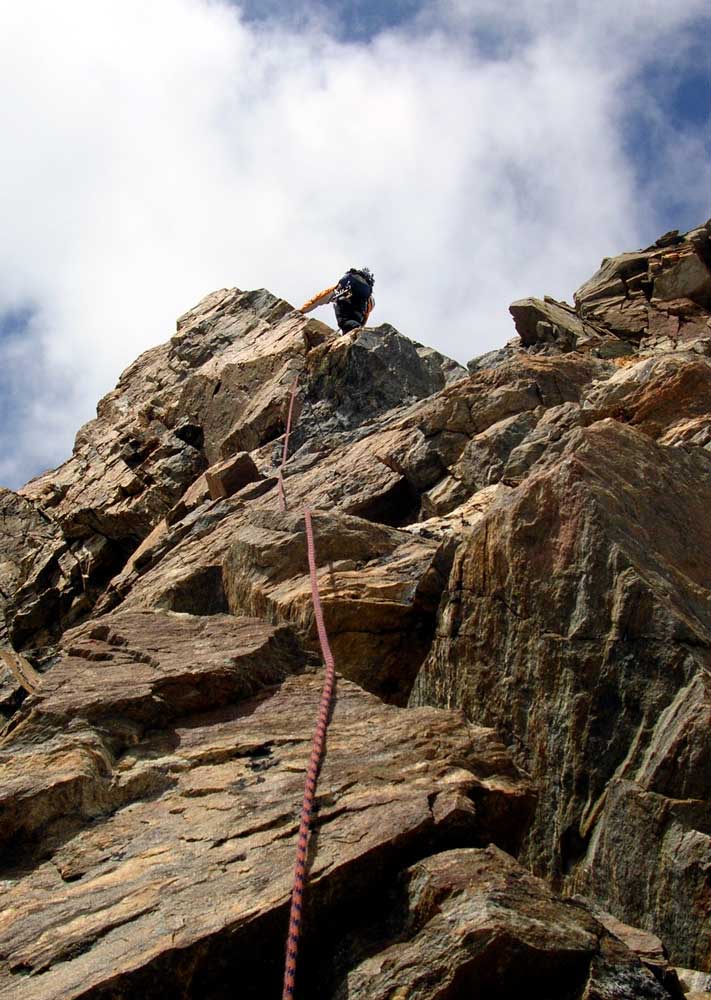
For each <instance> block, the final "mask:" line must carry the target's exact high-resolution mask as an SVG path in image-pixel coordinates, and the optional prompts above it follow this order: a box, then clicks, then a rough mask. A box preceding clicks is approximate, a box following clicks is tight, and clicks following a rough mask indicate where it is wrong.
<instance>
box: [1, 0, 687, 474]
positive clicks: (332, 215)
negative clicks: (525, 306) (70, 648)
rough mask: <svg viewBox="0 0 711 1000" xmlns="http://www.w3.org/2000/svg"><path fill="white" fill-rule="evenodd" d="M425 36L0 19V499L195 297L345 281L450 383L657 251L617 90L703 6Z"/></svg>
mask: <svg viewBox="0 0 711 1000" xmlns="http://www.w3.org/2000/svg"><path fill="white" fill-rule="evenodd" d="M426 9H427V13H426V14H423V15H422V16H421V18H420V20H419V23H418V26H417V27H415V26H413V25H410V26H408V27H407V28H403V29H402V30H390V31H388V32H385V33H383V34H381V35H379V36H377V37H376V38H375V39H374V40H373V41H372V42H371V43H370V44H367V45H365V44H359V45H355V44H350V45H347V44H343V43H340V42H338V41H336V40H335V39H333V38H332V37H328V36H327V34H326V31H327V28H328V18H327V17H325V16H324V10H326V8H323V7H322V8H320V13H318V12H317V13H318V16H316V17H315V18H311V19H309V20H307V22H306V23H305V26H304V25H303V24H302V26H301V27H300V28H299V29H298V30H297V29H292V28H288V27H287V26H286V24H285V23H280V22H279V21H278V20H272V21H269V22H267V23H264V24H262V25H256V24H254V23H251V22H247V21H245V20H244V19H243V18H241V17H240V11H239V7H238V6H236V5H229V4H228V3H226V2H224V0H223V2H220V0H152V2H151V3H150V4H145V3H141V2H138V0H123V2H122V3H120V4H117V3H115V2H112V0H73V2H72V3H71V4H64V5H61V4H55V3H52V2H50V0H26V2H25V3H24V4H22V5H20V4H17V5H14V7H10V6H9V5H6V9H5V10H4V11H3V15H2V17H3V24H2V31H1V32H0V88H1V89H2V91H3V93H4V94H9V95H10V99H9V100H4V101H3V103H2V105H0V134H1V135H2V137H3V149H4V151H5V155H4V156H3V159H2V162H1V163H0V215H1V217H2V219H3V237H4V239H3V241H2V244H0V312H2V310H3V309H6V308H12V307H17V305H18V304H23V303H30V304H32V305H33V306H34V307H35V309H36V314H35V319H34V321H33V324H32V327H31V329H30V331H29V332H28V334H27V335H26V341H25V343H24V346H23V350H22V351H21V352H20V353H19V354H18V353H17V351H16V352H15V354H14V355H13V357H11V358H5V365H6V371H5V372H4V377H3V381H5V380H7V379H8V378H10V379H12V381H13V384H14V385H15V386H16V388H17V389H18V390H19V391H18V395H20V396H21V397H22V399H23V400H24V403H23V409H22V412H21V413H20V410H18V411H17V412H18V413H19V414H20V417H21V426H20V427H19V428H18V430H17V432H16V434H15V438H14V440H13V441H11V442H9V441H3V443H2V445H1V446H0V463H2V464H0V480H3V479H4V481H5V482H10V483H13V484H17V482H19V481H20V480H21V479H22V478H26V477H27V476H28V475H29V474H31V473H32V472H34V471H37V469H38V467H39V466H40V465H42V464H43V463H47V464H48V463H50V462H57V461H59V460H61V458H63V457H64V455H65V454H66V453H68V451H69V448H70V444H71V440H72V437H73V433H74V432H75V431H76V429H77V427H78V424H79V423H80V422H81V421H82V420H85V419H87V418H88V417H89V416H91V414H92V412H93V407H94V405H95V403H96V400H97V398H98V396H99V395H100V394H101V393H103V392H104V391H106V390H107V389H108V388H109V387H110V386H111V385H113V384H114V382H115V381H116V378H117V376H118V373H119V371H120V369H121V368H122V367H124V366H125V365H126V364H128V363H129V362H130V361H131V360H132V359H133V358H134V357H135V355H136V354H137V353H138V352H139V351H141V350H143V349H145V348H146V347H148V346H150V345H152V344H154V343H157V342H160V341H161V340H164V339H166V338H167V337H168V336H169V335H170V333H171V332H172V330H173V328H174V320H175V317H176V316H177V315H178V314H179V313H180V312H181V311H183V310H184V309H186V308H188V307H190V306H191V305H193V304H194V302H195V301H196V300H197V299H199V298H200V297H202V296H203V295H204V294H206V293H207V292H208V291H210V290H212V289H213V288H217V287H221V286H225V285H234V284H236V285H239V286H241V287H243V288H249V287H259V286H266V287H268V288H270V289H271V290H272V291H274V292H275V293H277V294H280V295H283V296H284V297H285V298H288V299H289V300H290V301H292V302H293V303H294V304H295V305H298V304H299V303H300V301H302V300H303V299H305V298H306V297H308V296H309V295H310V294H311V293H312V292H313V291H315V290H316V289H318V288H320V287H322V286H323V285H324V284H326V283H328V282H330V281H333V280H335V279H336V278H337V277H338V276H339V273H340V272H341V271H342V270H343V269H344V268H345V267H347V266H349V265H351V264H368V265H369V266H371V267H372V268H373V270H374V271H375V273H376V299H377V303H378V306H377V311H376V313H375V314H374V317H373V319H374V321H378V322H383V321H388V322H391V323H393V324H394V325H395V326H397V327H398V328H399V329H400V330H401V331H402V332H403V333H405V334H407V335H409V336H412V337H414V338H416V339H419V340H423V341H425V342H427V343H430V344H433V345H435V346H437V347H439V348H441V349H442V350H444V351H446V352H448V353H450V354H453V355H454V356H456V357H458V358H460V359H462V360H464V359H467V358H469V357H471V356H473V355H474V354H476V353H479V352H481V351H484V350H487V349H489V348H491V347H493V346H496V345H497V344H499V343H501V342H503V341H504V340H505V339H507V338H508V337H510V336H511V334H512V327H511V324H510V320H509V318H508V314H507V311H506V307H507V305H508V303H509V302H510V301H511V300H512V299H514V298H516V297H519V296H521V295H525V294H539V295H542V294H543V293H544V292H550V293H552V294H555V295H558V296H561V297H563V296H570V294H571V292H572V290H573V289H574V287H575V286H576V285H577V284H578V283H580V282H581V281H582V280H584V278H586V277H587V276H588V274H589V273H590V272H591V271H592V270H593V269H594V267H595V266H596V264H597V262H598V261H599V259H600V257H602V256H603V255H605V254H609V253H613V252H615V251H617V250H623V249H629V248H631V247H632V246H635V245H638V243H639V242H640V241H643V240H644V239H649V238H650V237H653V236H654V235H656V234H657V233H656V223H657V219H656V218H655V215H654V211H653V210H650V208H649V205H648V204H647V203H646V201H645V192H644V191H641V190H640V189H639V187H638V185H637V184H636V180H635V173H634V169H633V164H632V163H630V162H629V159H628V158H627V156H626V154H625V151H624V134H623V121H624V113H626V112H628V111H629V110H630V107H629V105H628V103H627V101H628V99H627V96H626V94H625V89H624V88H625V84H626V82H627V81H630V80H632V79H634V78H635V77H636V75H637V74H638V71H639V68H640V67H641V65H642V64H643V63H644V62H645V60H647V61H648V60H650V59H664V58H665V57H666V56H665V54H666V53H668V52H671V51H672V50H673V51H674V52H675V58H678V56H679V52H682V51H683V44H684V38H683V29H684V27H685V26H687V25H689V24H690V23H691V22H692V20H693V17H694V16H695V15H697V14H698V13H699V12H701V10H702V6H701V3H696V2H695V0H687V2H686V3H685V5H684V11H683V13H682V12H681V9H680V6H679V5H675V4H668V3H662V2H661V0H659V2H657V0H648V2H646V3H644V4H642V3H627V4H626V5H625V6H624V7H621V6H620V5H619V4H618V3H615V4H613V3H611V2H609V0H604V2H603V0H601V2H600V3H598V4H596V5H589V4H586V5H582V4H580V5H573V4H570V3H569V2H568V0H565V2H564V0H548V2H543V0H536V2H535V3H534V2H533V0H513V2H512V3H511V4H508V5H505V11H506V16H505V18H504V17H502V11H503V10H504V7H503V6H502V5H500V4H499V3H498V2H497V3H494V2H493V0H474V2H467V3H464V2H454V0H449V2H448V3H444V2H443V3H440V4H429V5H427V8H426ZM571 11H572V13H571ZM482 31H484V32H485V33H488V38H489V41H491V39H494V40H496V41H498V42H499V43H501V44H500V45H499V47H498V48H497V49H496V56H497V57H496V59H491V58H489V57H488V56H487V54H486V52H485V50H483V49H482V47H481V46H480V45H479V44H478V43H477V38H480V37H481V33H482ZM470 32H473V33H474V34H473V35H472V36H471V37H470V34H469V33H470ZM630 94H631V95H632V99H633V100H638V101H642V100H643V95H640V94H639V91H638V90H635V89H634V88H633V87H630ZM663 126H664V127H663V128H662V127H661V126H660V135H661V136H662V137H663V140H664V143H665V144H666V145H665V150H666V151H665V152H664V155H665V156H667V157H668V168H669V170H672V169H673V161H674V156H673V153H671V152H670V151H671V150H673V144H674V138H675V133H674V127H673V123H669V122H666V123H663ZM687 142H688V144H687V147H686V149H687V152H690V155H691V157H692V159H695V158H701V159H700V162H703V149H702V147H700V146H697V145H694V143H693V142H692V141H691V140H690V139H687ZM684 162H685V164H686V166H687V169H691V167H690V165H689V163H688V160H685V161H684ZM664 176H666V175H663V176H657V177H656V179H655V184H656V185H657V193H659V188H660V186H661V187H662V188H663V187H664ZM323 315H324V318H328V317H327V316H326V314H323ZM0 343H1V342H0Z"/></svg>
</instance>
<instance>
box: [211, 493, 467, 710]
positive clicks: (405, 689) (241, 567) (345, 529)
mask: <svg viewBox="0 0 711 1000" xmlns="http://www.w3.org/2000/svg"><path fill="white" fill-rule="evenodd" d="M312 522H313V527H314V536H315V542H316V546H315V547H316V557H317V567H318V569H319V570H320V572H319V573H318V582H319V591H320V596H321V603H322V606H323V613H324V621H325V623H326V628H327V630H328V635H329V642H330V645H331V648H332V650H333V654H334V656H335V658H336V662H337V663H338V669H339V671H340V672H341V673H342V674H343V675H344V676H346V677H348V678H349V679H351V680H354V681H356V682H357V683H358V684H360V685H361V686H362V687H364V688H365V689H366V690H368V691H372V692H374V693H375V694H378V695H380V697H382V698H384V699H385V700H386V701H391V702H394V703H395V704H404V703H405V702H406V701H407V698H408V696H409V694H410V689H411V686H412V681H413V680H414V677H415V674H416V673H417V670H418V668H419V666H420V664H421V663H422V660H423V659H424V657H425V655H426V653H427V650H428V649H429V645H430V642H431V639H432V632H433V629H434V623H435V612H436V610H437V605H438V603H439V599H440V596H441V593H442V589H443V587H444V584H445V580H446V578H447V575H448V573H449V565H450V562H451V554H449V553H448V552H447V551H446V550H443V549H442V548H441V546H440V545H439V544H438V542H437V541H435V540H430V539H428V538H421V537H419V536H417V535H414V536H413V534H411V533H409V532H405V531H398V530H396V529H393V528H387V527H384V526H380V525H375V524H371V523H369V522H367V521H364V520H361V519H360V518H355V517H348V516H346V515H343V514H337V513H335V512H334V513H331V514H328V513H325V512H321V511H314V512H313V515H312ZM224 583H225V592H226V597H227V605H228V607H229V609H230V611H232V613H233V614H255V615H259V616H261V617H264V618H267V619H268V620H270V621H280V622H288V623H290V624H293V625H295V626H296V627H297V628H298V629H299V630H300V631H301V632H303V633H305V634H306V635H307V636H308V638H309V642H310V645H311V647H312V648H313V649H314V650H318V640H317V637H316V624H315V621H314V613H313V604H312V599H311V587H310V583H309V572H308V561H307V555H306V534H305V527H304V522H303V517H302V515H301V513H298V514H286V515H283V514H280V513H271V512H266V511H259V512H254V513H253V514H250V515H248V516H246V517H244V518H243V519H242V521H241V523H240V524H239V526H236V527H235V529H234V530H233V531H232V532H231V545H230V549H229V552H228V554H227V557H226V559H225V563H224Z"/></svg>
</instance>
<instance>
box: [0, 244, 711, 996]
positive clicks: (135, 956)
mask: <svg viewBox="0 0 711 1000" xmlns="http://www.w3.org/2000/svg"><path fill="white" fill-rule="evenodd" d="M710 233H711V224H706V226H703V227H700V228H699V229H697V230H694V231H693V232H692V233H689V234H687V235H686V236H679V235H678V234H667V236H666V237H663V238H662V239H661V240H660V241H658V243H657V244H656V245H655V246H654V247H651V248H648V249H647V250H644V251H639V252H637V253H633V254H624V255H622V256H621V257H618V258H613V259H609V260H606V261H604V262H603V265H602V267H601V269H600V271H599V272H598V273H597V274H596V275H595V276H594V277H593V279H591V281H590V282H588V283H586V285H584V286H583V287H582V288H581V289H580V290H579V291H578V293H576V296H575V305H574V306H569V305H567V304H566V303H558V302H555V301H554V300H552V299H550V298H548V297H545V298H543V299H527V300H521V301H520V302H518V303H514V304H513V305H512V307H511V311H512V314H513V316H514V321H515V324H516V328H517V330H518V332H519V334H520V339H519V340H516V341H512V342H509V344H507V345H506V346H505V347H504V348H501V349H500V350H498V351H494V352H490V353H489V354H487V355H485V356H483V357H481V358H478V359H474V360H473V361H472V362H470V363H469V366H468V370H467V369H464V368H462V367H461V366H459V365H457V364H456V363H455V362H452V361H450V360H449V359H446V358H444V357H442V355H439V354H438V353H437V352H435V351H432V350H431V349H429V348H425V347H423V346H422V345H419V344H414V343H413V342H412V341H410V340H408V339H407V338H405V337H403V336H401V335H400V334H399V333H398V332H397V331H396V330H394V329H393V328H392V327H390V326H387V325H385V326H382V327H380V328H378V329H375V330H369V329H366V330H361V331H355V332H353V333H351V334H348V335H347V336H344V337H340V336H337V335H336V334H335V333H334V331H332V330H331V329H330V328H329V327H327V326H326V325H324V324H323V323H319V322H318V321H316V320H313V319H306V318H305V317H303V316H302V315H301V314H300V313H298V312H297V311H295V310H293V309H292V307H291V306H290V305H289V304H288V303H286V302H283V301H282V300H279V299H276V298H274V297H273V296H272V295H270V294H269V293H268V292H266V291H263V290H262V291H258V292H242V291H239V290H236V289H232V290H223V291H220V292H216V293H214V294H213V295H210V296H208V297H207V298H206V299H205V300H203V302H202V303H200V304H199V305H198V306H197V307H196V308H195V309H194V310H191V312H189V313H187V314H186V315H185V316H184V317H181V319H180V320H179V321H178V331H177V333H176V335H175V336H174V337H173V338H172V340H171V341H170V342H169V343H167V344H164V345H162V346H160V347H157V348H154V349H153V350H151V351H148V352H146V353H145V354H144V355H142V356H141V358H139V359H138V360H137V361H136V362H135V363H134V365H132V366H131V367H130V368H128V369H127V370H126V372H124V374H123V375H122V376H121V379H120V381H119V384H118V386H117V388H116V389H115V390H114V391H113V392H112V393H109V395H108V396H107V397H105V399H104V400H102V401H101V403H100V404H99V408H98V415H97V419H96V420H95V421H93V422H91V423H90V424H88V425H87V426H86V427H85V428H83V429H82V430H81V431H80V433H79V435H78V437H77V443H76V447H75V451H74V455H73V457H72V458H71V459H70V460H69V461H68V462H67V463H65V465H64V466H62V467H60V469H58V470H56V471H54V472H50V473H47V474H45V475H44V476H41V477H40V478H39V479H37V480H34V481H33V482H32V483H30V484H28V485H27V486H26V487H24V488H23V489H22V490H21V491H19V493H11V492H10V491H2V492H1V493H0V511H1V512H2V518H0V532H1V533H2V543H3V547H2V553H3V555H2V559H1V560H0V629H1V630H2V631H1V634H0V641H1V642H3V643H5V644H13V645H14V646H15V648H16V649H18V650H20V649H21V650H22V651H23V652H24V653H25V654H26V655H27V656H28V657H29V659H30V660H31V662H32V663H33V664H34V666H35V667H37V668H38V669H39V670H40V672H41V676H42V680H41V683H40V685H39V687H38V688H37V689H36V691H35V692H34V693H29V692H28V690H27V688H26V687H23V685H22V684H21V683H19V682H18V680H17V678H16V677H15V675H11V676H8V675H7V674H6V673H3V674H2V675H0V710H2V711H3V713H4V714H5V716H6V718H7V719H8V722H7V725H6V727H5V732H4V736H3V738H2V740H1V741H0V839H1V840H2V842H3V845H4V851H3V854H2V858H3V860H2V862H0V864H1V865H2V876H1V877H2V885H1V886H0V908H1V909H2V912H3V916H2V918H0V956H2V957H1V958H0V996H5V995H7V996H8V997H10V996H12V997H13V998H15V997H17V998H18V1000H22V998H23V997H27V998H28V1000H29V997H32V998H33V1000H34V998H37V1000H49V998H56V1000H59V998H62V1000H65V998H67V1000H69V998H74V997H86V998H91V1000H99V998H106V1000H108V998H118V997H129V996H137V995H139V994H140V995H142V996H146V997H151V996H158V995H159V994H160V995H165V994H168V995H176V996H177V995H180V996H184V997H195V998H197V997H200V998H218V997H222V996H227V995H228V993H229V994H230V995H232V993H233V991H234V982H235V977H236V976H239V983H240V989H241V991H242V992H241V995H244V996H245V997H251V996H254V997H257V996H259V997H260V998H261V997H265V996H270V995H278V990H279V978H280V974H281V962H282V956H283V950H284V934H285V931H286V906H287V900H288V892H289V881H290V877H291V871H292V866H293V852H294V844H295V838H296V830H297V823H298V807H299V802H300V790H301V787H302V786H303V777H304V772H305V769H306V763H307V755H308V746H309V744H310V740H311V728H312V725H313V723H314V721H315V714H316V706H317V701H318V692H319V687H320V683H321V673H320V668H319V655H318V646H317V642H316V635H315V626H314V619H313V609H312V607H311V601H310V591H309V581H308V568H307V562H306V546H305V536H304V526H303V520H302V517H301V508H302V507H303V505H305V504H308V505H309V506H310V507H311V508H312V509H313V522H314V529H315V533H316V550H317V575H318V580H319V586H320V590H321V594H322V599H323V605H324V615H325V619H326V625H327V627H328V630H329V634H330V637H331V643H332V646H333V649H334V653H335V656H336V662H337V668H338V671H339V673H340V675H341V678H340V680H339V684H338V700H337V704H336V709H335V713H334V717H333V722H332V728H331V730H330V734H329V739H328V750H327V756H326V760H325V763H324V768H323V772H322V776H321V784H320V786H319V798H318V818H317V823H316V833H315V835H314V838H313V842H312V850H311V855H312V858H311V866H312V867H311V885H310V888H309V894H308V900H309V902H308V911H307V914H306V923H305V927H306V936H305V940H304V947H303V950H302V955H301V959H300V961H301V966H300V971H299V980H298V983H299V990H300V991H303V995H318V996H323V997H334V998H336V997H339V998H340V997H345V996H349V997H379V996H382V997H390V998H396V997H397V998H400V997H405V996H407V997H409V998H411V1000H415V998H422V1000H426V998H432V1000H434V998H435V997H439V998H442V997H445V996H446V997H455V996H460V995H465V994H468V993H469V992H472V991H476V992H482V991H485V992H487V993H489V994H492V995H494V994H495V995H497V996H501V997H502V998H504V1000H507V998H510V1000H514V998H516V1000H518V997H519V996H520V995H522V991H525V992H526V993H527V994H531V995H541V996H543V995H545V996H546V997H550V998H551V1000H553V998H560V1000H564V998H566V1000H573V998H574V1000H595V998H599V1000H608V998H609V997H612V996H614V997H617V998H622V1000H625V998H629V1000H632V998H638V997H649V998H659V1000H662V998H670V997H674V998H677V1000H679V998H681V997H682V995H683V993H682V986H681V985H680V980H679V978H677V975H676V973H675V972H674V971H673V969H672V967H671V965H670V964H669V962H668V961H667V954H666V953H665V948H666V949H667V950H668V954H669V957H670V958H671V960H672V961H673V962H674V964H676V965H678V966H679V967H680V968H682V969H683V970H684V971H683V974H681V979H682V981H683V983H685V984H686V986H688V988H691V987H692V986H693V988H698V987H699V984H703V982H704V980H703V978H702V972H703V971H704V970H709V971H711V907H710V906H709V889H708V872H709V870H711V771H710V770H709V763H708V762H709V760H711V755H710V754H709V751H710V750H711V738H710V737H709V733H710V732H711V726H710V725H709V723H711V690H710V688H711V652H710V651H711V576H710V575H709V571H708V566H709V565H711V532H710V529H709V523H708V519H707V510H708V508H709V506H710V504H711V493H710V487H709V483H711V476H710V473H711V444H710V442H711V328H710V327H709V322H710V320H709V307H710V306H711V274H710V272H709V265H710V264H711V242H710ZM295 380H296V388H295V389H294V386H295ZM292 391H294V394H295V404H296V405H295V425H294V428H293V433H292V437H291V442H290V450H289V458H288V462H287V464H286V466H285V469H284V482H285V486H286V495H287V500H288V511H287V513H286V514H282V513H280V512H279V509H278V503H277V472H278V468H279V464H280V462H281V458H282V450H283V444H284V430H285V425H286V417H287V412H288V408H289V404H290V399H291V396H292ZM33 686H34V685H33ZM492 845H493V846H492ZM527 868H528V869H530V870H529V871H527V870H526V869H527ZM531 870H532V872H533V873H534V874H531ZM534 875H535V876H538V877H534ZM543 880H545V881H543ZM566 897H574V898H573V899H569V898H566ZM608 911H611V913H612V914H614V916H611V915H610V912H608ZM621 921H622V922H621ZM623 922H624V923H623ZM628 925H630V926H628ZM639 928H642V930H640V929H639ZM652 931H653V932H654V933H655V934H658V935H659V937H660V938H661V941H662V942H663V944H662V943H660V941H659V940H658V939H657V938H656V937H654V936H653V935H652V934H651V933H650V932H652ZM694 970H696V971H694ZM685 988H686V987H685ZM532 991H533V993H532ZM536 991H538V992H537V993H536Z"/></svg>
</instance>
